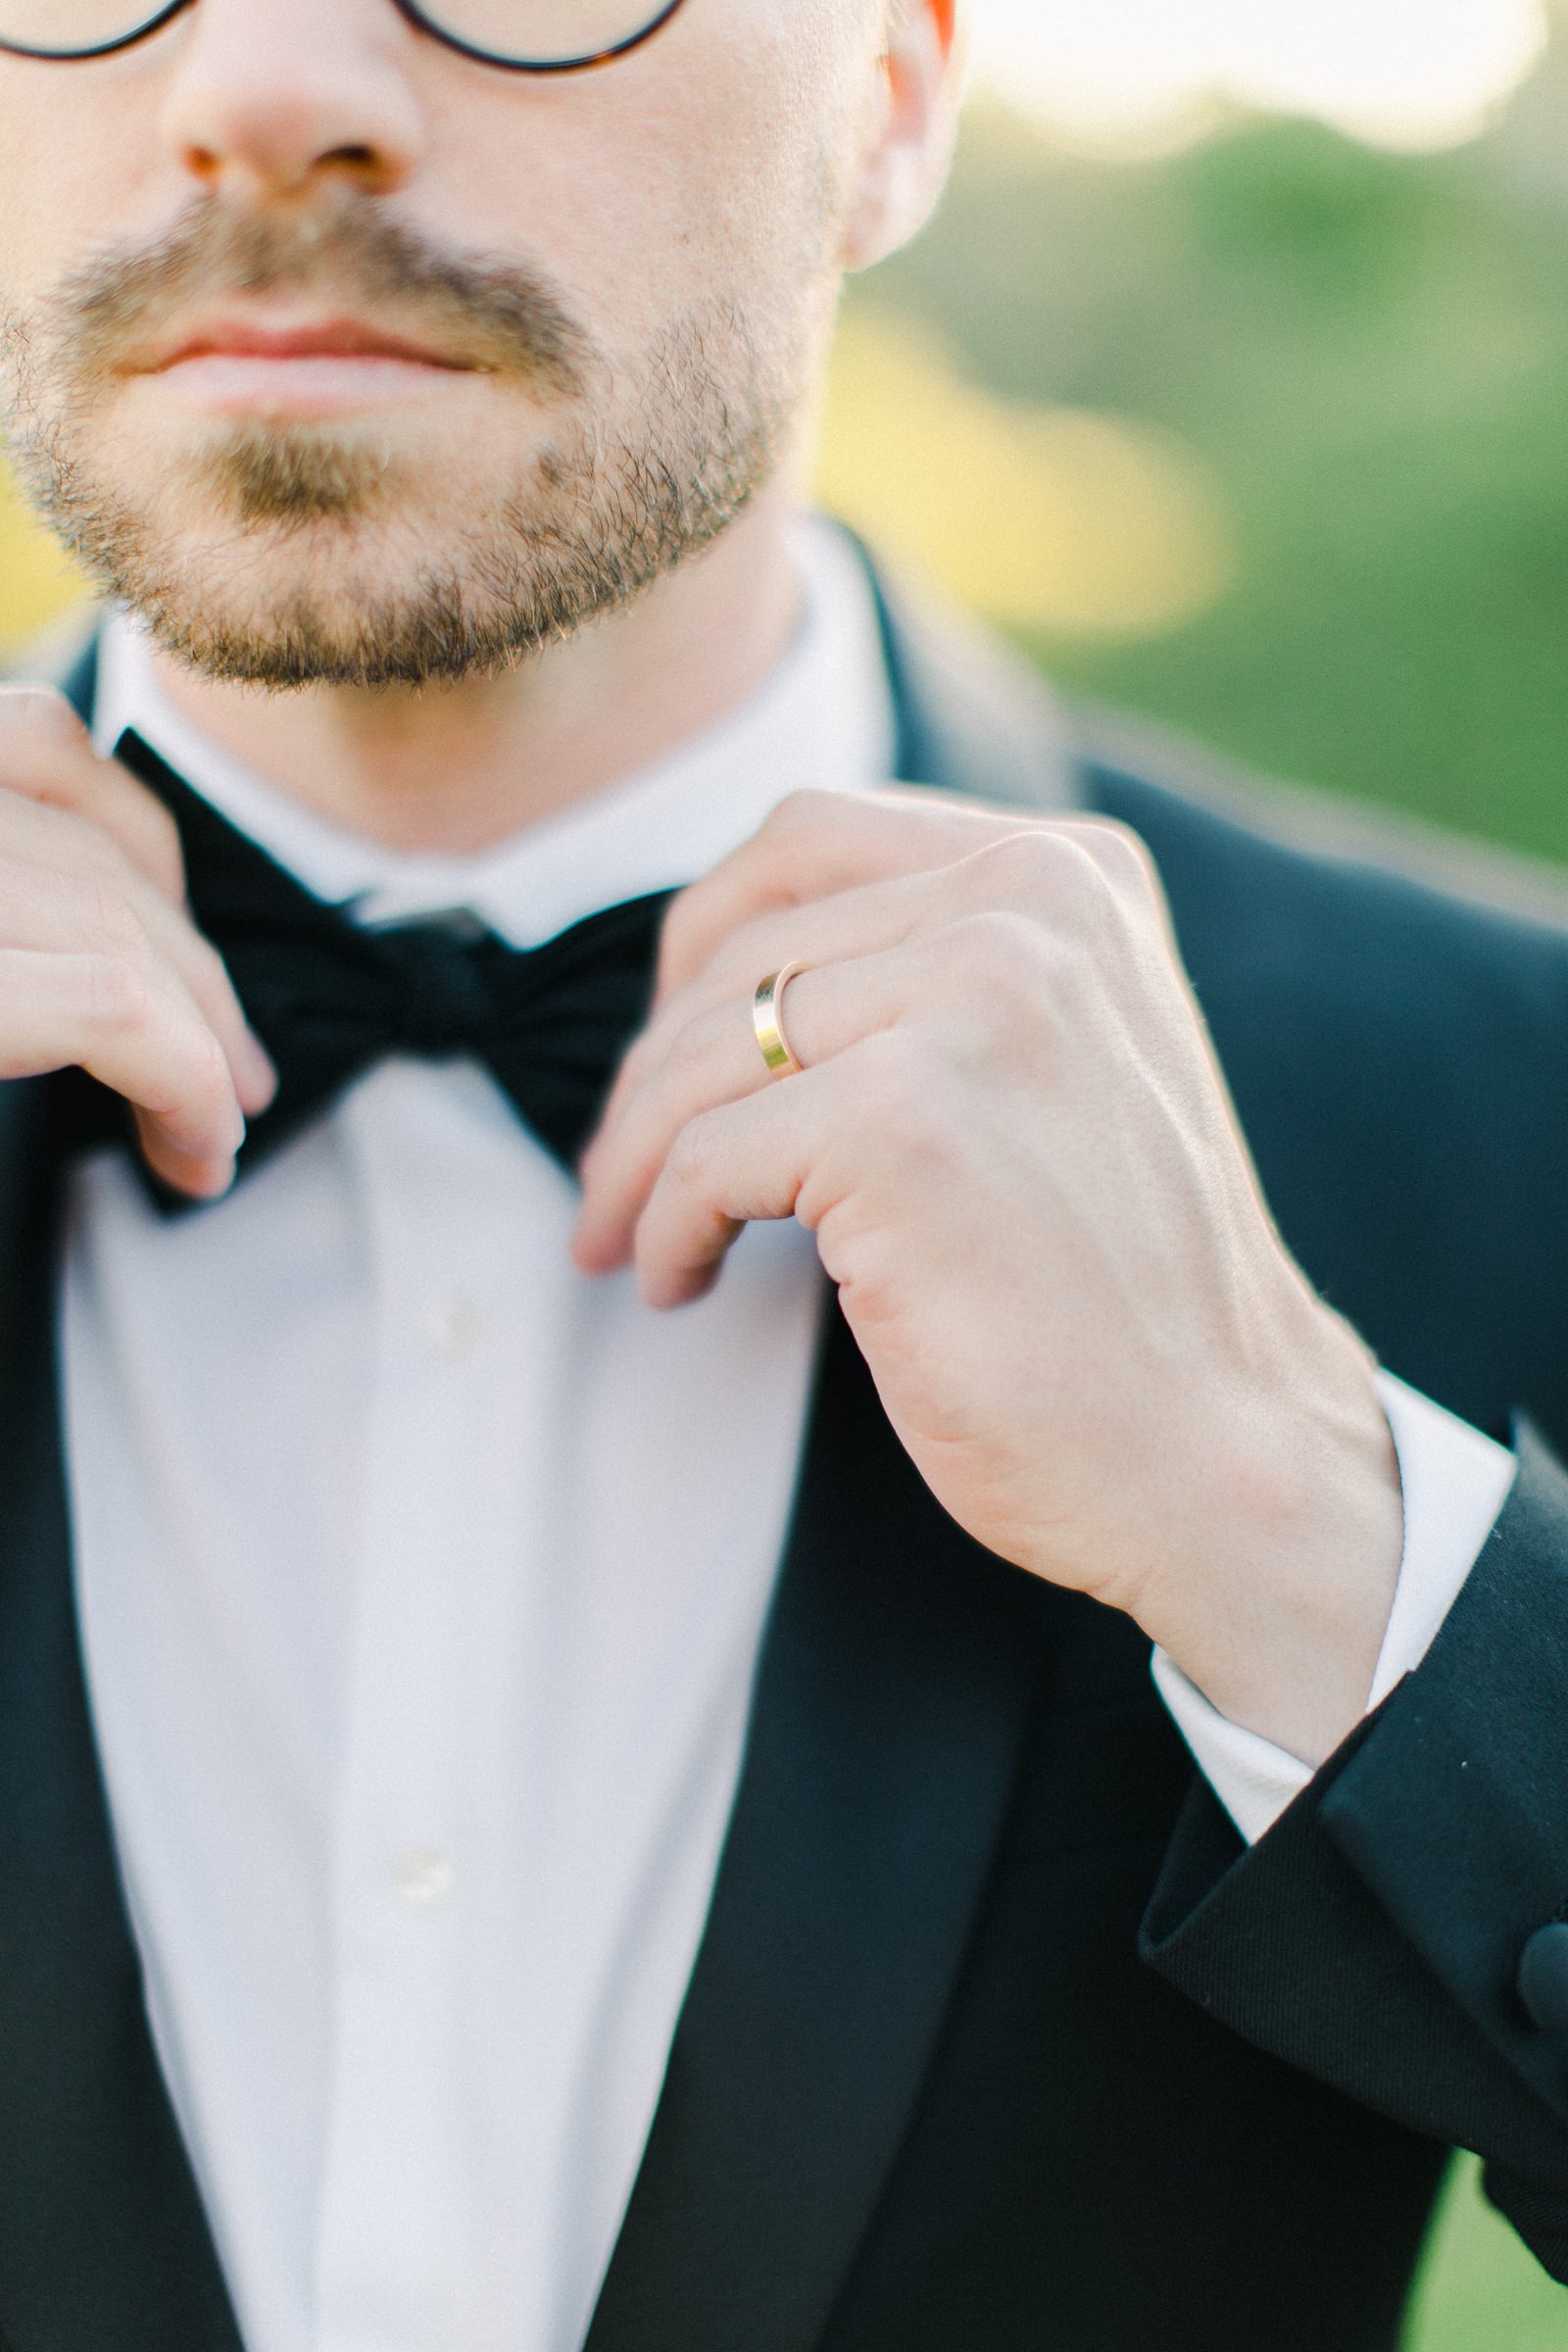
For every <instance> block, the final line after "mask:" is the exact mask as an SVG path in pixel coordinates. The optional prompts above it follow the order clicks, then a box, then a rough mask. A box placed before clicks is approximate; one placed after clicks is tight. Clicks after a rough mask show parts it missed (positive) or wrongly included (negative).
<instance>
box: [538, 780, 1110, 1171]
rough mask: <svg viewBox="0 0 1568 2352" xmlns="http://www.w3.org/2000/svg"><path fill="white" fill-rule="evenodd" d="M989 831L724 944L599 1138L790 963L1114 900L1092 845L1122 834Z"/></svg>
mask: <svg viewBox="0 0 1568 2352" xmlns="http://www.w3.org/2000/svg"><path fill="white" fill-rule="evenodd" d="M819 797H827V796H819ZM987 830H988V838H986V839H985V840H983V841H982V842H981V843H980V844H979V846H978V847H971V848H970V849H969V850H968V851H967V852H966V853H965V855H964V856H962V857H961V858H950V859H948V860H947V861H946V862H945V863H942V864H940V865H935V866H929V867H922V868H921V869H920V870H919V871H918V872H915V873H911V874H907V875H901V876H899V877H897V878H896V879H894V880H892V881H881V882H873V883H864V884H861V885H859V886H858V887H857V888H856V889H853V890H845V891H841V892H840V893H839V894H838V895H837V896H836V897H834V898H823V899H817V900H814V901H811V902H810V903H809V904H807V905H804V906H800V907H791V908H788V909H787V910H785V911H783V912H774V913H771V914H768V915H764V916H760V917H758V918H756V919H754V920H752V921H750V922H748V923H746V924H744V925H743V926H742V928H741V929H740V930H739V931H737V932H735V933H733V934H732V935H730V936H728V937H726V938H724V939H723V940H721V941H720V942H719V944H718V946H717V947H716V948H715V950H714V952H713V954H712V956H711V957H710V959H709V962H708V963H707V965H706V966H705V967H704V969H703V970H702V972H700V973H699V974H698V976H697V977H696V978H695V979H694V980H691V981H689V982H688V983H687V984H686V986H685V987H684V988H683V989H681V990H680V991H679V993H678V994H677V995H675V996H673V997H671V998H669V999H668V1000H667V1001H666V1002H665V1004H664V1005H662V1007H660V1008H659V1009H658V1010H656V1012H655V1014H654V1016H653V1019H652V1021H651V1022H650V1024H649V1026H648V1028H647V1029H645V1030H644V1032H643V1033H642V1035H641V1036H640V1037H638V1038H637V1039H635V1040H634V1041H633V1044H632V1046H631V1048H630V1050H629V1052H628V1053H627V1054H626V1056H625V1058H624V1060H623V1061H622V1063H621V1066H620V1069H619V1070H618V1072H617V1073H616V1077H615V1082H614V1085H613V1087H612V1088H611V1091H610V1096H609V1099H608V1101H607V1103H606V1105H605V1110H604V1114H603V1117H602V1119H601V1122H600V1132H601V1133H602V1134H603V1133H605V1132H607V1131H608V1130H609V1129H610V1128H611V1127H612V1126H613V1124H614V1122H615V1121H616V1120H617V1119H618V1118H619V1116H620V1114H621V1111H622V1109H623V1107H624V1104H625V1103H626V1102H627V1101H628V1100H629V1098H630V1097H631V1096H632V1095H633V1094H634V1093H635V1092H636V1090H637V1089H638V1088H639V1087H640V1086H642V1085H643V1084H645V1083H646V1081H647V1079H648V1077H649V1076H650V1075H651V1073H652V1072H653V1071H654V1070H656V1069H658V1068H659V1067H660V1066H661V1065H662V1062H663V1060H664V1059H665V1057H666V1056H667V1054H669V1052H670V1050H671V1047H672V1044H673V1041H674V1040H675V1039H676V1038H677V1037H678V1036H679V1035H680V1034H681V1032H682V1031H683V1029H685V1028H686V1026H687V1025H688V1024H689V1023H690V1022H691V1021H693V1020H695V1019H696V1018H697V1017H698V1015H699V1014H700V1013H702V1012H703V1011H704V1010H705V1009H708V1008H710V1007H711V1006H713V1005H719V1004H722V1003H723V1002H725V1000H726V999H728V998H729V997H732V996H733V995H735V994H736V993H737V992H738V991H740V990H742V989H744V990H745V991H746V992H747V993H748V994H750V993H751V991H752V990H753V989H755V988H756V987H757V985H758V983H759V982H760V981H761V980H762V979H763V978H765V977H766V975H767V974H768V973H769V972H772V971H778V970H780V969H781V968H782V967H783V966H784V965H785V964H786V963H808V964H812V965H820V964H826V963H832V962H836V961H841V960H843V959H845V958H848V957H854V956H869V955H874V954H877V953H880V952H881V951H883V950H885V949H888V948H891V947H895V946H897V945H898V944H900V943H901V942H902V941H905V940H908V939H915V938H919V937H921V936H923V935H928V934H931V933H934V932H935V931H937V930H939V929H941V928H942V927H943V926H944V925H947V924H951V923H955V922H958V921H961V920H962V919H963V918H964V917H965V916H967V915H969V914H972V913H975V912H978V911H984V910H1008V909H1015V910H1017V911H1019V912H1022V913H1025V914H1028V915H1031V916H1033V917H1035V918H1036V919H1039V920H1045V921H1050V922H1052V923H1054V924H1055V925H1056V926H1057V927H1058V928H1059V929H1061V930H1062V931H1063V932H1066V931H1068V930H1069V929H1070V928H1071V927H1072V922H1073V917H1074V901H1075V900H1079V901H1085V902H1088V901H1091V900H1094V901H1098V900H1100V899H1103V898H1105V897H1107V896H1108V895H1109V894H1110V890H1111V884H1110V881H1109V879H1108V878H1107V875H1106V874H1105V873H1104V872H1103V870H1102V866H1101V863H1100V861H1099V859H1098V858H1097V857H1096V856H1093V855H1091V854H1090V849H1089V846H1088V845H1089V843H1090V841H1091V838H1092V837H1094V838H1098V836H1100V835H1101V834H1108V835H1112V836H1115V835H1116V834H1117V833H1118V830H1119V829H1117V828H1114V827H1106V826H1102V825H1099V824H1098V823H1095V824H1091V823H1081V822H1078V821H1072V822H1065V821H1059V820H1052V821H1050V822H1044V821H1042V822H1041V823H1038V824H1033V825H1026V826H1025V827H1023V828H1022V829H1021V830H1020V829H1019V827H1018V826H1017V825H1016V823H1014V822H1012V820H1011V819H1010V818H1009V820H1008V822H1007V825H1006V827H1005V829H1004V828H1002V827H1001V825H1000V820H999V825H998V827H997V828H994V829H993V828H988V829H987ZM965 838H970V837H969V836H967V835H966V836H965ZM1118 870H1119V868H1118ZM672 911H673V910H672ZM595 1148H597V1147H595ZM584 1165H585V1166H586V1165H587V1161H586V1160H585V1161H584Z"/></svg>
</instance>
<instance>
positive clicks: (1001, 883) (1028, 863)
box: [975, 825, 1082, 905]
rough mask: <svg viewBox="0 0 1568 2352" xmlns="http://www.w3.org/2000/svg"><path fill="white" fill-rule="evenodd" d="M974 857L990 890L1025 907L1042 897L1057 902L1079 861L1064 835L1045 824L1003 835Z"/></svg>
mask: <svg viewBox="0 0 1568 2352" xmlns="http://www.w3.org/2000/svg"><path fill="white" fill-rule="evenodd" d="M975 858H976V861H977V863H978V865H979V867H980V870H981V874H982V876H983V879H984V882H985V885H986V887H987V888H988V889H989V890H990V891H992V892H994V893H995V894H996V895H997V896H998V897H1000V898H1003V899H1005V900H1014V901H1016V900H1021V901H1023V903H1024V904H1026V905H1029V904H1033V903H1035V902H1037V901H1038V900H1039V899H1040V898H1041V897H1042V896H1044V897H1046V898H1047V899H1049V900H1050V901H1052V902H1053V903H1054V902H1056V901H1058V900H1059V899H1060V896H1061V894H1062V892H1063V890H1064V889H1067V888H1070V887H1071V877H1072V876H1073V875H1074V874H1075V873H1076V872H1077V870H1078V868H1079V866H1080V864H1081V862H1082V858H1081V853H1080V852H1078V851H1076V850H1075V849H1074V848H1073V846H1072V844H1071V843H1070V841H1069V840H1068V839H1067V836H1066V835H1065V834H1064V833H1062V832H1061V831H1060V830H1059V829H1057V828H1056V827H1054V826H1049V825H1033V826H1030V827H1029V828H1028V829H1027V830H1025V831H1021V832H1017V833H1005V834H1004V835H1003V837H1002V839H1001V840H1000V841H994V842H991V843H990V844H989V845H988V846H987V847H986V848H985V849H983V850H978V851H976V853H975Z"/></svg>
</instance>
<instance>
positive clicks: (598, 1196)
mask: <svg viewBox="0 0 1568 2352" xmlns="http://www.w3.org/2000/svg"><path fill="white" fill-rule="evenodd" d="M934 961H935V957H934V956H933V954H932V952H931V950H930V948H929V947H928V946H924V945H922V946H921V947H920V948H917V949H913V950H911V949H910V948H908V947H902V948H898V949H893V950H889V951H887V952H886V953H884V954H882V955H878V956H858V957H856V958H855V959H853V960H851V961H845V962H840V963H834V964H825V965H820V966H813V967H812V968H810V969H809V970H808V971H804V972H800V973H798V974H797V975H796V977H795V978H794V979H792V980H791V981H790V982H789V984H788V986H787V987H786V989H785V992H784V998H785V1001H784V1005H783V1006H782V1007H780V1008H779V1009H780V1013H781V1017H782V1019H783V1021H784V1024H785V1033H786V1035H787V1036H788V1038H789V1041H790V1045H791V1048H792V1050H793V1052H794V1054H795V1056H796V1058H797V1060H799V1061H800V1062H802V1063H803V1064H804V1065H805V1067H806V1068H807V1069H812V1068H816V1067H819V1066H820V1065H821V1064H822V1063H823V1062H825V1061H829V1060H831V1059H832V1058H834V1057H835V1056H836V1055H838V1054H843V1053H845V1052H847V1051H848V1050H849V1049H850V1047H852V1046H855V1045H858V1044H860V1043H862V1042H863V1041H864V1040H865V1039H866V1038H868V1037H870V1036H873V1035H875V1034H876V1033H877V1032H878V1031H879V1030H882V1029H885V1028H889V1027H891V1026H892V1025H893V1024H894V1022H896V1021H899V1020H901V1019H904V1018H906V1017H907V1016H908V1015H909V1013H910V1012H911V1010H916V1009H920V1008H923V1007H924V1006H926V1005H928V1004H929V1003H930V1001H931V999H932V997H933V995H934V994H935V993H936V991H937V988H938V985H939V983H938V980H937V976H936V974H935V972H934V970H933V968H932V967H933V964H934ZM795 1083H797V1080H796V1078H795V1077H790V1078H786V1079H784V1080H782V1081H781V1080H780V1079H778V1078H777V1077H775V1075H774V1073H773V1072H772V1071H771V1070H769V1068H768V1067H767V1064H766V1062H765V1061H764V1060H763V1059H762V1054H761V1049H760V1046H759V1044H758V1042H757V1031H756V1027H755V1025H754V1022H753V1018H752V1001H751V998H750V996H749V995H735V996H731V997H730V998H728V999H727V1000H726V1001H725V1002H724V1003H722V1004H721V1005H714V1006H711V1007H708V1008H705V1009H704V1010H703V1011H702V1012H700V1013H698V1014H697V1015H696V1016H695V1017H694V1018H693V1019H692V1020H691V1021H690V1022H689V1023H688V1024H687V1025H686V1027H685V1028H684V1029H683V1030H682V1031H681V1032H680V1033H679V1034H678V1035H677V1036H676V1037H675V1038H674V1039H673V1040H672V1041H671V1045H670V1049H669V1051H668V1052H667V1053H666V1054H665V1056H664V1059H663V1061H662V1064H660V1066H659V1067H658V1068H657V1069H652V1070H650V1072H649V1074H648V1076H647V1077H646V1079H645V1080H644V1081H643V1083H642V1084H641V1085H640V1086H639V1087H638V1088H637V1089H636V1091H635V1092H634V1093H633V1094H631V1095H630V1096H628V1097H627V1098H626V1099H625V1101H624V1102H623V1103H622V1105H621V1108H620V1111H619V1113H618V1115H617V1117H616V1118H615V1120H614V1122H613V1124H611V1125H607V1126H606V1127H605V1128H604V1129H603V1130H602V1131H601V1133H600V1135H599V1137H598V1138H596V1140H595V1142H594V1143H593V1145H592V1146H591V1147H590V1149H589V1152H588V1153H587V1155H586V1156H585V1158H584V1160H583V1163H582V1169H581V1175H582V1184H583V1196H582V1205H581V1208H580V1210H579V1212H578V1218H577V1227H576V1232H575V1235H574V1237H573V1242H572V1250H573V1254H574V1256H575V1258H576V1261H577V1263H578V1264H579V1265H580V1266H582V1267H583V1268H584V1270H585V1271H586V1272H590V1273H606V1272H609V1271H610V1270H611V1269H612V1268H613V1267H614V1266H618V1265H623V1264H624V1263H625V1262H626V1259H627V1257H628V1256H629V1255H630V1253H631V1250H632V1242H633V1236H634V1234H635V1231H636V1227H637V1222H638V1219H639V1217H640V1216H641V1214H642V1212H643V1209H644V1207H645V1205H646V1203H647V1201H648V1199H649V1196H650V1195H651V1193H652V1192H653V1189H654V1186H655V1185H656V1183H657V1182H658V1179H659V1175H660V1171H661V1169H662V1166H663V1164H664V1162H665V1160H666V1159H667V1158H668V1156H669V1153H670V1151H671V1149H672V1147H673V1145H674V1143H675V1139H676V1137H677V1136H679V1135H680V1133H681V1132H682V1130H683V1129H684V1128H686V1127H687V1126H688V1125H689V1124H690V1123H691V1121H692V1120H694V1119H696V1118H697V1117H699V1116H700V1115H701V1114H702V1113H703V1112H704V1111H707V1110H711V1109H714V1108H716V1107H717V1106H718V1105H719V1104H721V1103H736V1102H741V1101H744V1100H745V1098H746V1097H748V1096H750V1095H757V1094H761V1093H763V1092H765V1091H766V1090H767V1089H769V1088H771V1087H775V1086H778V1085H780V1084H784V1085H794V1084H795Z"/></svg>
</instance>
